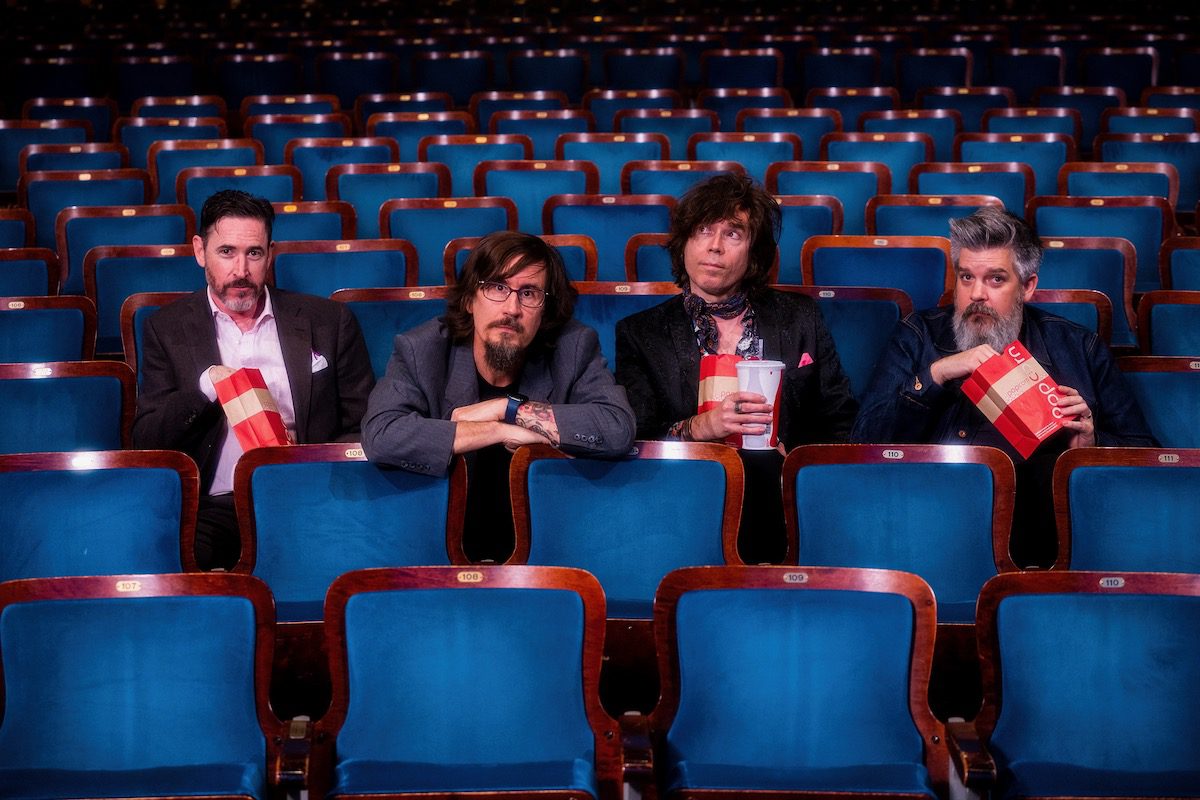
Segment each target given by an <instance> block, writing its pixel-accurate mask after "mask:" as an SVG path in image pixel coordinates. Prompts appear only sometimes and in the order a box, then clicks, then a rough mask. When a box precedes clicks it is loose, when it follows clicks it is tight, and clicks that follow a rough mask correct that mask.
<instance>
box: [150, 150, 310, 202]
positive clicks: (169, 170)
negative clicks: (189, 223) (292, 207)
mask: <svg viewBox="0 0 1200 800" xmlns="http://www.w3.org/2000/svg"><path fill="white" fill-rule="evenodd" d="M154 158H155V161H156V163H157V166H156V168H155V172H154V174H156V175H157V176H158V195H157V199H156V200H155V202H156V203H179V202H183V201H182V199H181V198H179V197H177V196H176V194H175V178H177V177H178V176H179V173H180V172H182V171H183V170H185V169H187V168H188V167H253V166H255V165H257V164H259V163H261V162H260V161H259V157H258V151H257V150H255V149H254V148H253V147H246V146H236V147H235V146H229V147H214V148H212V149H211V150H210V149H202V150H169V149H162V150H159V151H158V152H157V153H156V154H155V156H154ZM288 199H289V200H290V199H291V197H290V196H289V197H288Z"/></svg>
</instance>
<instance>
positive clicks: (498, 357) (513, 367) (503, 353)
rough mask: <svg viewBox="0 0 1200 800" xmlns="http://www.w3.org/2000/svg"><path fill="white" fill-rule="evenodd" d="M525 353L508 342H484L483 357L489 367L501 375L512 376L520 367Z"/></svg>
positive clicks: (517, 346)
mask: <svg viewBox="0 0 1200 800" xmlns="http://www.w3.org/2000/svg"><path fill="white" fill-rule="evenodd" d="M524 355H525V351H524V350H523V349H522V348H521V347H520V346H519V345H516V344H510V343H509V342H507V341H505V342H500V343H496V342H486V341H485V342H484V343H483V357H484V360H486V361H487V364H488V366H489V367H491V368H492V369H493V370H495V371H496V372H498V373H500V374H501V375H513V374H515V373H516V371H517V370H518V369H519V368H520V367H521V361H522V359H523V358H524Z"/></svg>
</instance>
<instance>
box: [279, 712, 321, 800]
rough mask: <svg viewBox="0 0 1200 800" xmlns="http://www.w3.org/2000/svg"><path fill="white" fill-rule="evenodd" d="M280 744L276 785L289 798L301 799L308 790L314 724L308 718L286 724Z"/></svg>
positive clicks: (297, 718)
mask: <svg viewBox="0 0 1200 800" xmlns="http://www.w3.org/2000/svg"><path fill="white" fill-rule="evenodd" d="M277 743H278V756H277V758H276V760H275V785H276V786H278V787H279V788H280V789H282V790H284V791H285V792H286V793H287V796H288V797H300V791H301V790H304V789H307V788H308V767H309V757H310V756H311V755H312V743H313V742H312V722H311V721H310V720H309V718H308V717H296V718H295V719H293V720H291V721H289V722H288V723H286V724H285V726H284V728H283V730H282V732H281V735H280V737H279V739H278V740H277Z"/></svg>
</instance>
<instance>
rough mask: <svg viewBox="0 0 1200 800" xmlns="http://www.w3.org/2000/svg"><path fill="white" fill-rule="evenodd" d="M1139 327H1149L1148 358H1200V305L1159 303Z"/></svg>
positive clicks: (1140, 322) (1140, 320)
mask: <svg viewBox="0 0 1200 800" xmlns="http://www.w3.org/2000/svg"><path fill="white" fill-rule="evenodd" d="M1142 308H1145V306H1144V305H1143V306H1142ZM1138 324H1139V325H1149V326H1150V353H1149V355H1152V356H1195V355H1200V304H1196V303H1172V302H1169V301H1167V302H1157V303H1155V304H1154V305H1153V306H1152V307H1151V309H1150V314H1149V318H1148V319H1147V318H1145V317H1142V318H1140V319H1139V320H1138Z"/></svg>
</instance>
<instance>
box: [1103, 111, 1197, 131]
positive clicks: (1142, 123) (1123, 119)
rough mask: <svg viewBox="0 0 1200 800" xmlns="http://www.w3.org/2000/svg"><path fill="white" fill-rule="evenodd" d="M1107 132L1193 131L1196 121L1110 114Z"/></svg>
mask: <svg viewBox="0 0 1200 800" xmlns="http://www.w3.org/2000/svg"><path fill="white" fill-rule="evenodd" d="M1106 132H1107V133H1195V132H1196V123H1195V122H1194V121H1193V120H1191V119H1189V118H1188V117H1166V116H1162V115H1161V114H1155V115H1153V116H1134V115H1132V114H1120V113H1118V114H1112V115H1110V116H1109V118H1108V128H1107V131H1106Z"/></svg>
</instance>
